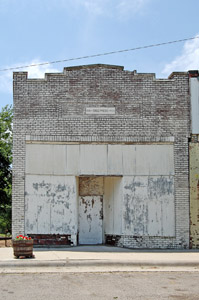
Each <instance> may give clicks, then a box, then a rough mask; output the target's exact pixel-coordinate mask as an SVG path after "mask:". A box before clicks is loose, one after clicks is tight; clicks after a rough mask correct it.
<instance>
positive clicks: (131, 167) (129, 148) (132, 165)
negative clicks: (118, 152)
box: [122, 145, 136, 175]
mask: <svg viewBox="0 0 199 300" xmlns="http://www.w3.org/2000/svg"><path fill="white" fill-rule="evenodd" d="M122 161H123V174H124V175H135V174H136V146H135V145H123V146H122Z"/></svg>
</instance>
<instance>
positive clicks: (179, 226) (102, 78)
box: [13, 65, 189, 248]
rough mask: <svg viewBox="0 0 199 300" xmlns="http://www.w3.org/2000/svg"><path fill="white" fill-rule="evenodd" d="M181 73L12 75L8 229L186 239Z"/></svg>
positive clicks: (112, 70) (126, 242) (57, 241)
mask: <svg viewBox="0 0 199 300" xmlns="http://www.w3.org/2000/svg"><path fill="white" fill-rule="evenodd" d="M188 80H189V77H188V75H187V74H186V73H176V74H175V73H174V74H173V75H172V76H171V77H170V78H169V79H167V80H156V79H155V78H154V75H153V74H137V73H136V72H129V71H124V70H123V68H122V67H118V66H107V65H94V66H81V67H71V68H65V69H64V72H63V73H60V74H46V78H45V79H43V80H42V79H41V80H33V79H28V78H27V73H25V72H18V73H14V102H15V118H14V162H13V170H14V172H13V234H14V235H15V234H19V233H25V234H28V235H30V236H32V237H34V240H35V243H37V244H38V245H47V244H52V245H77V244H81V245H84V244H103V243H106V244H111V245H116V246H126V247H130V248H186V247H188V246H189V188H188V184H189V181H188V179H189V177H188V137H189V114H188V113H187V111H188V108H189V94H188V82H189V81H188ZM179 101H180V102H181V106H180V109H179V107H178V104H179Z"/></svg>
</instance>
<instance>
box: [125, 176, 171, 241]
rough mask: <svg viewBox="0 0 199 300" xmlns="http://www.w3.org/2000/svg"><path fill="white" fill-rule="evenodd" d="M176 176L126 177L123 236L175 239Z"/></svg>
mask: <svg viewBox="0 0 199 300" xmlns="http://www.w3.org/2000/svg"><path fill="white" fill-rule="evenodd" d="M173 181H174V179H173V177H172V176H134V177H131V176H128V177H124V187H125V190H124V212H123V234H126V235H128V234H134V235H137V236H139V235H140V236H142V235H148V236H174V234H175V230H174V229H175V215H174V188H173Z"/></svg>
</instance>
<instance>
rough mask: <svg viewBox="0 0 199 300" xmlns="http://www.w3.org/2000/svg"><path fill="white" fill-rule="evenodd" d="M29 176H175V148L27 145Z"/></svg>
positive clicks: (27, 170)
mask: <svg viewBox="0 0 199 300" xmlns="http://www.w3.org/2000/svg"><path fill="white" fill-rule="evenodd" d="M26 173H27V174H38V175H42V174H43V175H44V174H46V175H53V174H55V175H74V176H79V175H104V176H106V175H109V176H111V175H124V176H127V175H138V176H139V175H174V155H173V145H155V144H153V145H93V144H87V145H84V144H82V145H54V144H53V145H45V144H43V145H42V144H27V145H26Z"/></svg>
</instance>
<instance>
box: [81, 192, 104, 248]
mask: <svg viewBox="0 0 199 300" xmlns="http://www.w3.org/2000/svg"><path fill="white" fill-rule="evenodd" d="M102 200H103V197H100V196H84V197H83V196H82V197H79V244H101V243H102V216H103V207H102Z"/></svg>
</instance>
